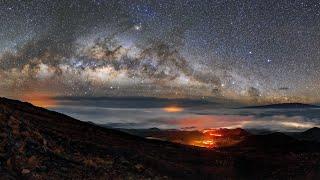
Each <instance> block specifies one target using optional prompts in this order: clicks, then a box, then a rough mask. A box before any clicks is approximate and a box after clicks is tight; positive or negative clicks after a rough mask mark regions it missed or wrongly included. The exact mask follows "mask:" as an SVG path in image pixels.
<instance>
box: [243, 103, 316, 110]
mask: <svg viewBox="0 0 320 180" xmlns="http://www.w3.org/2000/svg"><path fill="white" fill-rule="evenodd" d="M243 108H244V109H302V108H320V106H316V105H311V104H303V103H281V104H269V105H261V106H247V107H243Z"/></svg>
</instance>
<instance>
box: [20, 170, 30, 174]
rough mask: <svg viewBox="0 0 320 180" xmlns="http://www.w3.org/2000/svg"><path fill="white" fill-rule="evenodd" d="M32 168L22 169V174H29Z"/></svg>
mask: <svg viewBox="0 0 320 180" xmlns="http://www.w3.org/2000/svg"><path fill="white" fill-rule="evenodd" d="M29 173H30V170H29V169H22V171H21V174H29Z"/></svg>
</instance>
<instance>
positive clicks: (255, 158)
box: [0, 98, 320, 179]
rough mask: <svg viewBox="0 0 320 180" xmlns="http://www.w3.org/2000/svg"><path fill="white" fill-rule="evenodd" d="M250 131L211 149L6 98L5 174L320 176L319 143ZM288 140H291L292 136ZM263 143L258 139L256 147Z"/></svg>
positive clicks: (0, 156) (0, 139) (1, 138)
mask: <svg viewBox="0 0 320 180" xmlns="http://www.w3.org/2000/svg"><path fill="white" fill-rule="evenodd" d="M278 137H279V136H278V135H277V136H275V135H272V136H270V137H269V136H259V137H255V136H250V139H248V140H247V141H245V142H244V143H242V144H239V145H238V146H234V147H230V148H227V149H215V150H210V149H205V148H197V147H192V146H186V145H179V144H174V143H169V142H163V141H158V140H148V139H144V138H141V137H136V136H133V135H129V134H126V133H123V132H120V131H117V130H111V129H106V128H103V127H99V126H96V125H94V124H90V123H86V122H81V121H78V120H75V119H73V118H70V117H68V116H65V115H63V114H59V113H56V112H52V111H48V110H46V109H43V108H38V107H34V106H32V105H31V104H28V103H22V102H19V101H14V100H9V99H5V98H0V179H20V178H26V179H182V178H187V179H199V178H202V179H212V178H214V179H235V178H246V179H248V178H252V179H257V178H259V179H261V178H271V179H274V178H276V179H281V178H285V179H287V178H289V179H290V178H291V179H292V178H307V179H317V178H318V179H319V178H320V168H319V167H320V153H319V150H318V145H317V144H313V143H311V145H309V146H310V147H309V148H307V149H303V148H297V149H296V148H292V150H291V149H287V148H284V149H283V147H282V146H278V145H277V144H278V143H282V141H285V142H286V143H287V145H288V144H289V145H290V146H293V147H297V146H302V145H304V144H305V143H306V142H300V141H298V140H292V139H291V138H289V139H288V138H287V137H282V135H281V137H282V138H281V140H280V141H279V142H277V143H276V145H277V146H276V147H274V148H272V149H268V148H265V146H268V145H265V146H261V141H263V140H266V141H268V142H270V141H271V142H272V141H273V138H278ZM287 140H289V141H288V142H287ZM256 144H257V145H256Z"/></svg>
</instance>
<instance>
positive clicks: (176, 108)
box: [163, 106, 183, 113]
mask: <svg viewBox="0 0 320 180" xmlns="http://www.w3.org/2000/svg"><path fill="white" fill-rule="evenodd" d="M163 110H164V111H165V112H168V113H178V112H182V111H183V108H182V107H179V106H167V107H164V108H163Z"/></svg>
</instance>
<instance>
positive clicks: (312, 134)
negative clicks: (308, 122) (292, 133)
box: [297, 127, 320, 142]
mask: <svg viewBox="0 0 320 180" xmlns="http://www.w3.org/2000/svg"><path fill="white" fill-rule="evenodd" d="M297 137H298V138H299V139H302V140H308V141H318V142H320V128H318V127H314V128H311V129H309V130H307V131H304V132H302V133H299V134H298V135H297Z"/></svg>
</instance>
